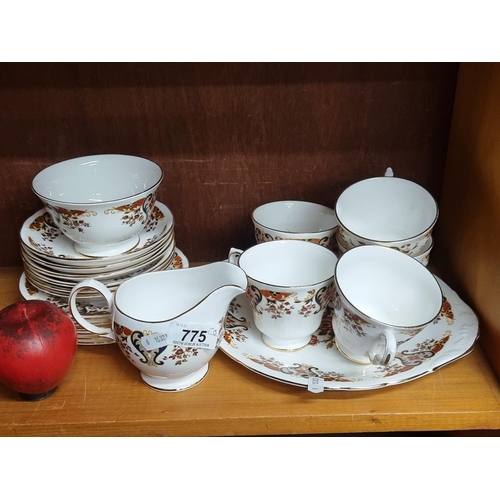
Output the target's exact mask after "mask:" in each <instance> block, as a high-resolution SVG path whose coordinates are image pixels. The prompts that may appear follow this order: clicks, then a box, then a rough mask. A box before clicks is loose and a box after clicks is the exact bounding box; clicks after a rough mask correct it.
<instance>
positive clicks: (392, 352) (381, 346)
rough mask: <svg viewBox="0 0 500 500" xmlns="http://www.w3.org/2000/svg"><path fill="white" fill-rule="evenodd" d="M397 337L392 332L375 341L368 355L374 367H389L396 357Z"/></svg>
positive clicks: (383, 334)
mask: <svg viewBox="0 0 500 500" xmlns="http://www.w3.org/2000/svg"><path fill="white" fill-rule="evenodd" d="M396 349H397V343H396V337H394V335H393V334H392V333H391V332H385V333H382V334H381V335H380V337H379V338H378V339H377V340H375V341H373V342H372V344H371V345H370V348H369V349H368V352H367V353H366V354H367V355H368V358H369V359H370V362H371V363H372V364H373V365H377V366H378V365H382V366H385V365H388V364H389V363H392V361H393V360H394V356H396Z"/></svg>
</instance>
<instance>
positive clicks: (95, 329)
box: [68, 279, 114, 339]
mask: <svg viewBox="0 0 500 500" xmlns="http://www.w3.org/2000/svg"><path fill="white" fill-rule="evenodd" d="M83 288H90V289H92V290H96V291H97V292H99V293H100V294H101V295H102V296H103V297H104V299H105V300H106V302H107V303H108V308H109V311H110V313H112V311H113V294H112V293H111V292H110V291H109V289H108V288H107V287H106V285H103V284H102V283H101V282H100V281H97V280H94V279H87V280H83V281H80V283H78V284H77V285H75V286H74V287H73V289H72V290H71V292H70V294H69V300H68V307H69V311H70V313H71V315H72V316H73V318H74V319H75V321H76V322H77V323H78V324H79V325H80V326H81V327H83V328H85V329H86V330H88V331H89V332H92V333H97V334H99V335H102V336H103V337H108V338H111V339H114V335H113V331H112V329H111V330H110V329H109V328H101V327H100V326H97V325H94V324H92V323H90V321H87V320H86V319H85V318H84V317H83V316H82V315H81V314H80V311H78V307H77V305H76V297H77V295H78V292H79V291H80V290H81V289H83Z"/></svg>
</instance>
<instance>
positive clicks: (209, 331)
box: [141, 321, 219, 351]
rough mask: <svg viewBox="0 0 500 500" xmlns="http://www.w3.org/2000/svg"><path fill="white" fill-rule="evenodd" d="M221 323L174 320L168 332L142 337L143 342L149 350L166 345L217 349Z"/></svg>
mask: <svg viewBox="0 0 500 500" xmlns="http://www.w3.org/2000/svg"><path fill="white" fill-rule="evenodd" d="M218 335H219V325H218V324H214V323H203V324H198V323H182V322H177V321H173V322H172V323H170V327H169V329H168V330H167V331H166V332H160V333H154V334H152V335H146V336H144V337H141V344H142V346H143V347H144V349H146V350H147V351H152V350H153V349H159V348H160V347H165V346H166V345H175V346H179V347H197V348H202V349H215V348H216V347H217V337H218Z"/></svg>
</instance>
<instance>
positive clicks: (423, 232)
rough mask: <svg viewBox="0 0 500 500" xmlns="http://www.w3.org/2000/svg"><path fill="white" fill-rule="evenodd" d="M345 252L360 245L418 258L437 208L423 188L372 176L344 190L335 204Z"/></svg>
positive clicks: (433, 222)
mask: <svg viewBox="0 0 500 500" xmlns="http://www.w3.org/2000/svg"><path fill="white" fill-rule="evenodd" d="M335 213H336V216H337V219H338V222H339V228H338V231H339V233H340V234H341V237H342V239H343V241H344V243H345V244H344V246H345V247H346V249H350V248H354V247H356V246H360V245H370V244H375V245H382V246H388V247H392V248H396V249H398V250H400V251H401V252H403V253H406V254H408V255H410V256H412V257H413V256H415V255H419V254H421V253H422V252H423V249H424V247H425V246H426V245H427V244H428V240H429V238H430V237H431V233H432V230H433V228H434V226H435V224H436V222H437V219H438V215H439V209H438V205H437V203H436V201H435V200H434V198H433V197H432V196H431V194H430V193H429V192H428V191H427V190H425V189H424V188H423V187H422V186H419V185H418V184H416V183H414V182H412V181H408V180H406V179H400V178H397V177H374V178H371V179H365V180H363V181H360V182H357V183H355V184H353V185H351V186H349V187H348V188H347V189H345V190H344V191H343V192H342V193H341V195H340V196H339V198H338V200H337V203H336V205H335Z"/></svg>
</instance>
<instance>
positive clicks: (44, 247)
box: [21, 202, 172, 260]
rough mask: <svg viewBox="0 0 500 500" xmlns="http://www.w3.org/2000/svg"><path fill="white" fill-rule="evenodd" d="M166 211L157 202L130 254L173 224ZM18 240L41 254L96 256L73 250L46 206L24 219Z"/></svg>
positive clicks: (90, 258) (163, 232)
mask: <svg viewBox="0 0 500 500" xmlns="http://www.w3.org/2000/svg"><path fill="white" fill-rule="evenodd" d="M166 213H169V215H170V212H169V211H168V209H167V207H166V206H165V205H163V204H162V203H160V202H156V204H155V206H154V207H153V209H152V213H151V217H150V219H149V221H148V222H147V224H146V226H145V228H144V229H143V230H142V231H141V233H140V235H139V236H140V242H139V244H138V245H137V246H136V247H135V248H134V249H133V250H131V251H129V252H128V254H129V255H134V254H135V253H138V252H140V251H142V250H144V249H146V248H147V247H149V246H151V245H153V244H154V243H155V242H156V241H158V240H159V239H160V238H162V237H163V235H164V234H165V232H166V231H168V230H170V229H171V228H172V219H171V217H166ZM126 220H129V219H126ZM21 240H22V242H23V243H24V244H25V245H27V246H28V247H29V248H33V249H34V250H35V251H36V252H38V253H41V254H44V255H48V256H52V257H57V258H60V259H64V260H66V259H78V260H95V259H93V258H92V257H87V256H84V255H81V254H78V253H76V252H75V251H74V248H73V245H72V243H71V242H70V240H68V239H67V238H66V237H65V236H64V235H63V234H62V233H61V231H60V230H59V229H58V228H57V226H56V225H55V223H54V221H53V220H52V217H51V215H50V214H49V213H48V212H47V211H46V210H45V209H41V210H39V211H38V212H36V214H34V215H33V217H32V218H31V219H30V220H29V221H27V222H26V223H25V225H24V227H23V229H22V231H21Z"/></svg>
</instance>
